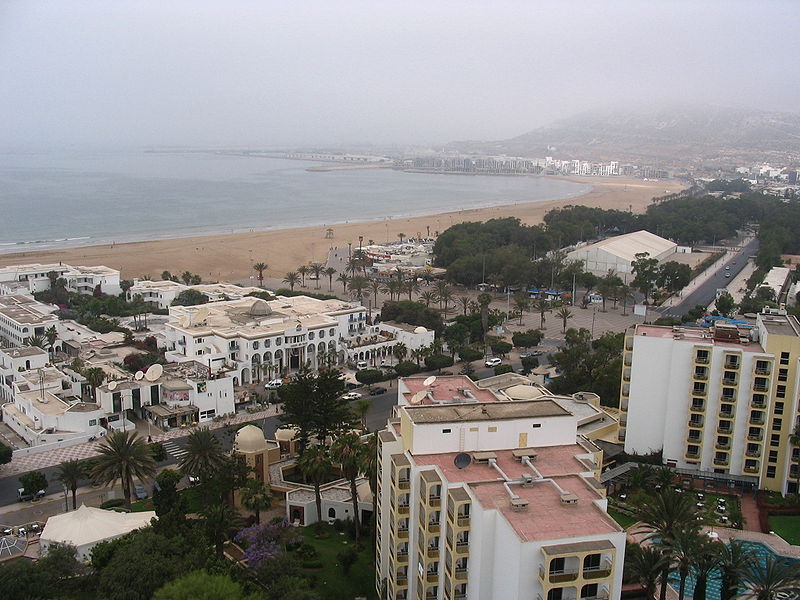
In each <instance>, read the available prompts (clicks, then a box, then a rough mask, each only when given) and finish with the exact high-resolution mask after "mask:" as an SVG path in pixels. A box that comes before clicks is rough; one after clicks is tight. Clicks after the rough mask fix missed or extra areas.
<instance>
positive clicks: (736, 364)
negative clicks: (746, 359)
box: [725, 360, 739, 371]
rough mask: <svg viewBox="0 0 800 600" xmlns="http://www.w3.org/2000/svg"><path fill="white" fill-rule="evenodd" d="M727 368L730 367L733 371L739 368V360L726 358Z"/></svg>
mask: <svg viewBox="0 0 800 600" xmlns="http://www.w3.org/2000/svg"><path fill="white" fill-rule="evenodd" d="M725 368H726V369H730V370H731V371H735V370H736V369H738V368H739V361H736V360H726V361H725Z"/></svg>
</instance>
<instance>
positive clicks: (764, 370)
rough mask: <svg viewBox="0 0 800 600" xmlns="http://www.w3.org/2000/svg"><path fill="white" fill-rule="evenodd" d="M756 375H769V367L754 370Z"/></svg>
mask: <svg viewBox="0 0 800 600" xmlns="http://www.w3.org/2000/svg"><path fill="white" fill-rule="evenodd" d="M755 373H756V375H769V373H770V368H769V367H756V368H755Z"/></svg>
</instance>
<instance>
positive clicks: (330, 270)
mask: <svg viewBox="0 0 800 600" xmlns="http://www.w3.org/2000/svg"><path fill="white" fill-rule="evenodd" d="M323 273H325V275H327V276H328V291H329V292H332V291H333V276H334V275H336V269H334V268H333V267H327V268H326V269H325V270H324V271H323Z"/></svg>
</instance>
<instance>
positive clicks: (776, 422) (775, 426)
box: [772, 418, 783, 431]
mask: <svg viewBox="0 0 800 600" xmlns="http://www.w3.org/2000/svg"><path fill="white" fill-rule="evenodd" d="M781 427H783V419H777V418H776V419H772V431H780V430H781Z"/></svg>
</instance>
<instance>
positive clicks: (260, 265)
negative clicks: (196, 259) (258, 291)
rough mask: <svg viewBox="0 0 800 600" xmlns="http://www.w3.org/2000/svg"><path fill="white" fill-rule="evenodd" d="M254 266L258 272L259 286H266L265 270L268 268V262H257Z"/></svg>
mask: <svg viewBox="0 0 800 600" xmlns="http://www.w3.org/2000/svg"><path fill="white" fill-rule="evenodd" d="M253 268H254V269H255V270H256V273H258V287H264V271H266V270H267V263H263V262H257V263H256V264H254V265H253Z"/></svg>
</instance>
